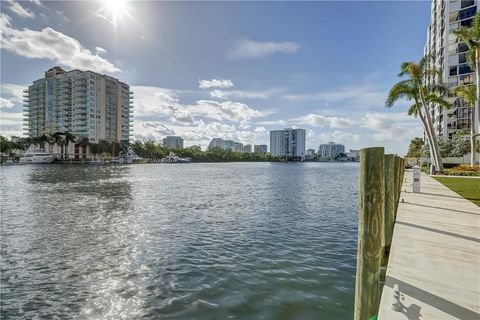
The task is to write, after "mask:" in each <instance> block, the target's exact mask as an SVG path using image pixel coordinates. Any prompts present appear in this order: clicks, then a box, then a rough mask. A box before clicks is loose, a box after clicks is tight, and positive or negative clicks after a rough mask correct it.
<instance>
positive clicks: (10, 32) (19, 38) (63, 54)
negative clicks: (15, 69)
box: [0, 13, 121, 73]
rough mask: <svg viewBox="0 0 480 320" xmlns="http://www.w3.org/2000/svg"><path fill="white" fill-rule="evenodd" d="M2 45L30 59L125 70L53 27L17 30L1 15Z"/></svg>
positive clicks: (85, 67) (91, 68)
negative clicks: (37, 29)
mask: <svg viewBox="0 0 480 320" xmlns="http://www.w3.org/2000/svg"><path fill="white" fill-rule="evenodd" d="M0 28H1V36H2V37H1V45H2V48H3V49H5V50H8V51H11V52H13V53H16V54H18V55H20V56H23V57H26V58H31V59H33V58H37V59H49V60H53V61H55V62H56V63H59V64H61V65H64V66H66V67H71V68H79V69H88V70H94V71H97V72H112V73H114V72H121V71H120V69H119V68H117V67H116V66H115V65H113V64H112V63H111V62H110V61H108V60H106V59H105V58H102V57H100V56H99V55H97V54H93V53H92V52H91V51H90V50H88V49H87V48H85V47H83V46H82V45H81V44H80V42H78V41H77V40H76V39H74V38H71V37H69V36H67V35H65V34H63V33H61V32H58V31H56V30H54V29H52V28H50V27H46V28H43V29H42V30H41V31H35V30H31V29H28V28H24V29H22V30H19V29H15V28H13V27H12V26H11V24H10V17H8V16H7V15H5V14H3V13H2V14H1V16H0Z"/></svg>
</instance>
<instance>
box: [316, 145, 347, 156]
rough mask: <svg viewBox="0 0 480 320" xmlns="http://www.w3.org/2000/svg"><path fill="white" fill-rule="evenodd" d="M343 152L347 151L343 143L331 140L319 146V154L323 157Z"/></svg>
mask: <svg viewBox="0 0 480 320" xmlns="http://www.w3.org/2000/svg"><path fill="white" fill-rule="evenodd" d="M341 153H345V146H344V145H343V144H339V143H335V142H329V143H327V144H321V145H319V146H318V156H319V157H322V158H335V157H336V156H338V155H340V154H341Z"/></svg>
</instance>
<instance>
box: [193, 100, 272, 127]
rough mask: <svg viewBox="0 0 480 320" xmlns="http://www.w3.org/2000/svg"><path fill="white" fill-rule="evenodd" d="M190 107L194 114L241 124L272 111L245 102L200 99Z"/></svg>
mask: <svg viewBox="0 0 480 320" xmlns="http://www.w3.org/2000/svg"><path fill="white" fill-rule="evenodd" d="M188 109H189V111H190V112H191V113H192V114H194V115H199V116H204V117H207V118H211V119H215V120H218V121H222V120H228V121H232V122H238V123H240V124H241V125H246V124H248V122H250V121H251V120H252V119H253V118H256V117H263V116H266V115H268V114H270V113H271V112H270V111H258V110H255V109H252V108H250V107H249V106H248V105H247V104H245V103H241V102H234V101H222V102H218V101H211V100H198V101H197V102H196V105H193V106H188Z"/></svg>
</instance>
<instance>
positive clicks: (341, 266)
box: [0, 163, 358, 319]
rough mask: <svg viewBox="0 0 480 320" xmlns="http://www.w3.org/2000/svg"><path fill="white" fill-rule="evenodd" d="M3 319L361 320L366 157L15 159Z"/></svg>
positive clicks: (5, 206) (5, 171) (7, 184)
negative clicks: (357, 310)
mask: <svg viewBox="0 0 480 320" xmlns="http://www.w3.org/2000/svg"><path fill="white" fill-rule="evenodd" d="M0 170H1V171H0V173H1V186H0V191H1V229H0V231H1V240H0V241H1V260H0V264H1V286H0V291H1V316H2V319H351V318H352V315H353V301H354V287H355V259H356V229H357V218H356V217H357V214H358V209H357V206H358V164H352V163H350V164H348V163H347V164H346V163H220V164H214V163H210V164H205V163H201V164H199V163H193V164H149V165H131V166H89V165H24V166H4V167H2V168H0Z"/></svg>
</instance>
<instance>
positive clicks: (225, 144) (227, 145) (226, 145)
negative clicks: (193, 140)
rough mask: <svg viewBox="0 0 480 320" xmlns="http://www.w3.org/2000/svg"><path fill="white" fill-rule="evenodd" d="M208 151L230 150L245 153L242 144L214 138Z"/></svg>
mask: <svg viewBox="0 0 480 320" xmlns="http://www.w3.org/2000/svg"><path fill="white" fill-rule="evenodd" d="M208 149H209V150H212V149H224V150H226V149H230V150H232V151H235V152H242V151H243V144H242V143H240V142H235V141H233V140H224V139H222V138H213V139H212V141H210V144H209V145H208Z"/></svg>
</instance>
